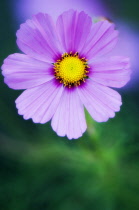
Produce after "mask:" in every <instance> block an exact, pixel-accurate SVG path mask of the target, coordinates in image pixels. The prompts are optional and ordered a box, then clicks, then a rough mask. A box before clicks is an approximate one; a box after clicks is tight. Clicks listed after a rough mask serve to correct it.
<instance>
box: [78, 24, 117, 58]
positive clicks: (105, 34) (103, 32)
mask: <svg viewBox="0 0 139 210" xmlns="http://www.w3.org/2000/svg"><path fill="white" fill-rule="evenodd" d="M117 36H118V31H116V30H114V25H113V24H111V23H109V22H108V21H99V22H97V23H95V24H93V26H92V30H91V32H90V34H89V36H88V38H87V40H86V43H85V46H84V48H83V50H82V54H83V55H85V56H86V57H87V58H88V59H90V60H91V59H94V57H96V56H102V55H105V54H106V53H108V52H109V51H111V50H112V49H113V48H114V46H115V44H116V43H117Z"/></svg>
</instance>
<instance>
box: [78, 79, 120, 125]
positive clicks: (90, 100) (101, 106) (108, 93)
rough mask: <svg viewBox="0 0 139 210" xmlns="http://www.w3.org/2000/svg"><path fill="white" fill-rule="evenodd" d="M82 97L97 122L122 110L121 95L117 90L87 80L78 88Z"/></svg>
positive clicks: (103, 120) (105, 119)
mask: <svg viewBox="0 0 139 210" xmlns="http://www.w3.org/2000/svg"><path fill="white" fill-rule="evenodd" d="M78 93H79V95H80V99H81V101H82V103H83V104H84V106H85V107H86V109H87V110H88V112H89V113H90V115H91V116H92V118H93V119H94V120H96V121H97V122H105V121H107V120H108V119H109V118H113V117H114V116H115V112H118V111H119V110H120V106H121V104H122V102H121V96H120V95H119V93H117V92H116V91H114V90H112V89H110V88H108V87H105V86H103V85H99V84H97V83H95V82H93V81H91V80H89V79H88V80H87V81H86V83H85V85H83V86H81V87H79V88H78Z"/></svg>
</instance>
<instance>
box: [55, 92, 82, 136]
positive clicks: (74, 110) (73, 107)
mask: <svg viewBox="0 0 139 210" xmlns="http://www.w3.org/2000/svg"><path fill="white" fill-rule="evenodd" d="M52 128H53V130H54V131H55V132H56V133H57V134H58V135H59V136H65V135H66V136H67V137H68V138H69V139H77V138H79V137H81V136H82V134H83V133H84V132H85V130H86V121H85V115H84V109H83V106H82V103H81V101H80V99H79V96H78V93H77V89H73V90H71V89H67V88H65V89H64V92H63V95H62V98H61V100H60V103H59V106H58V107H57V110H56V112H55V114H54V116H53V118H52Z"/></svg>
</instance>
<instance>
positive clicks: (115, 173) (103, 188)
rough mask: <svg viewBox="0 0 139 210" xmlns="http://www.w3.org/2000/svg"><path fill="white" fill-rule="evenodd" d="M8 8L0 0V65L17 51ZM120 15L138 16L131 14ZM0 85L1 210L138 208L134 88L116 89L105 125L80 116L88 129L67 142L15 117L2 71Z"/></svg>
mask: <svg viewBox="0 0 139 210" xmlns="http://www.w3.org/2000/svg"><path fill="white" fill-rule="evenodd" d="M107 2H109V3H110V2H111V1H107ZM115 2H117V3H114V5H115V6H116V4H117V7H116V11H117V10H118V8H119V7H118V6H119V4H123V2H125V8H130V5H131V7H132V8H133V9H135V11H136V5H133V4H131V1H125V0H124V1H122V3H120V1H115ZM110 7H111V3H110ZM10 9H11V5H10V4H9V2H8V1H3V3H2V9H1V15H2V19H1V21H2V23H1V25H2V27H1V29H2V32H1V34H0V37H1V39H2V42H1V49H2V50H1V51H2V54H1V56H0V62H1V64H2V61H3V59H4V58H5V57H7V56H8V54H11V53H14V52H16V51H17V48H16V44H15V41H16V40H15V31H14V27H12V25H11V24H13V22H12V12H11V10H10ZM116 14H117V13H115V15H116ZM126 15H130V17H129V18H131V19H134V18H138V20H139V16H137V14H134V11H130V12H128V11H127V10H126ZM126 17H127V16H125V18H126ZM15 28H16V27H15ZM0 85H1V94H0V98H1V99H0V209H1V210H30V209H33V210H44V209H51V210H71V209H72V210H90V209H93V210H119V209H120V210H133V209H134V210H138V209H139V129H138V125H139V97H138V95H139V89H137V90H136V91H134V92H128V93H126V92H125V93H122V96H123V106H122V108H121V111H120V112H119V113H117V114H116V117H115V118H114V119H111V120H109V121H108V122H107V123H100V124H99V123H95V122H94V121H93V120H92V119H91V117H90V116H89V115H88V114H87V113H86V116H87V121H88V132H86V133H85V134H84V136H83V137H82V138H80V139H78V140H73V141H69V140H67V139H66V138H60V137H58V136H57V135H56V134H55V133H54V132H53V131H52V129H51V126H50V123H48V124H46V125H39V124H33V123H32V121H31V120H29V121H25V120H23V119H22V117H21V116H19V115H18V114H17V110H16V108H15V104H14V100H15V99H16V97H17V96H18V95H19V94H20V91H14V90H11V89H9V88H8V87H7V86H6V85H5V84H4V83H3V77H2V76H1V78H0Z"/></svg>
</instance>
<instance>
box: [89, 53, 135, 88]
mask: <svg viewBox="0 0 139 210" xmlns="http://www.w3.org/2000/svg"><path fill="white" fill-rule="evenodd" d="M90 71H91V72H90V77H91V80H93V81H95V82H97V83H100V84H102V85H105V86H110V87H117V88H119V87H123V86H124V85H125V84H126V83H127V82H128V81H129V79H130V73H131V71H130V65H129V59H128V58H125V57H111V58H104V59H100V60H94V61H92V63H91V70H90Z"/></svg>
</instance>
